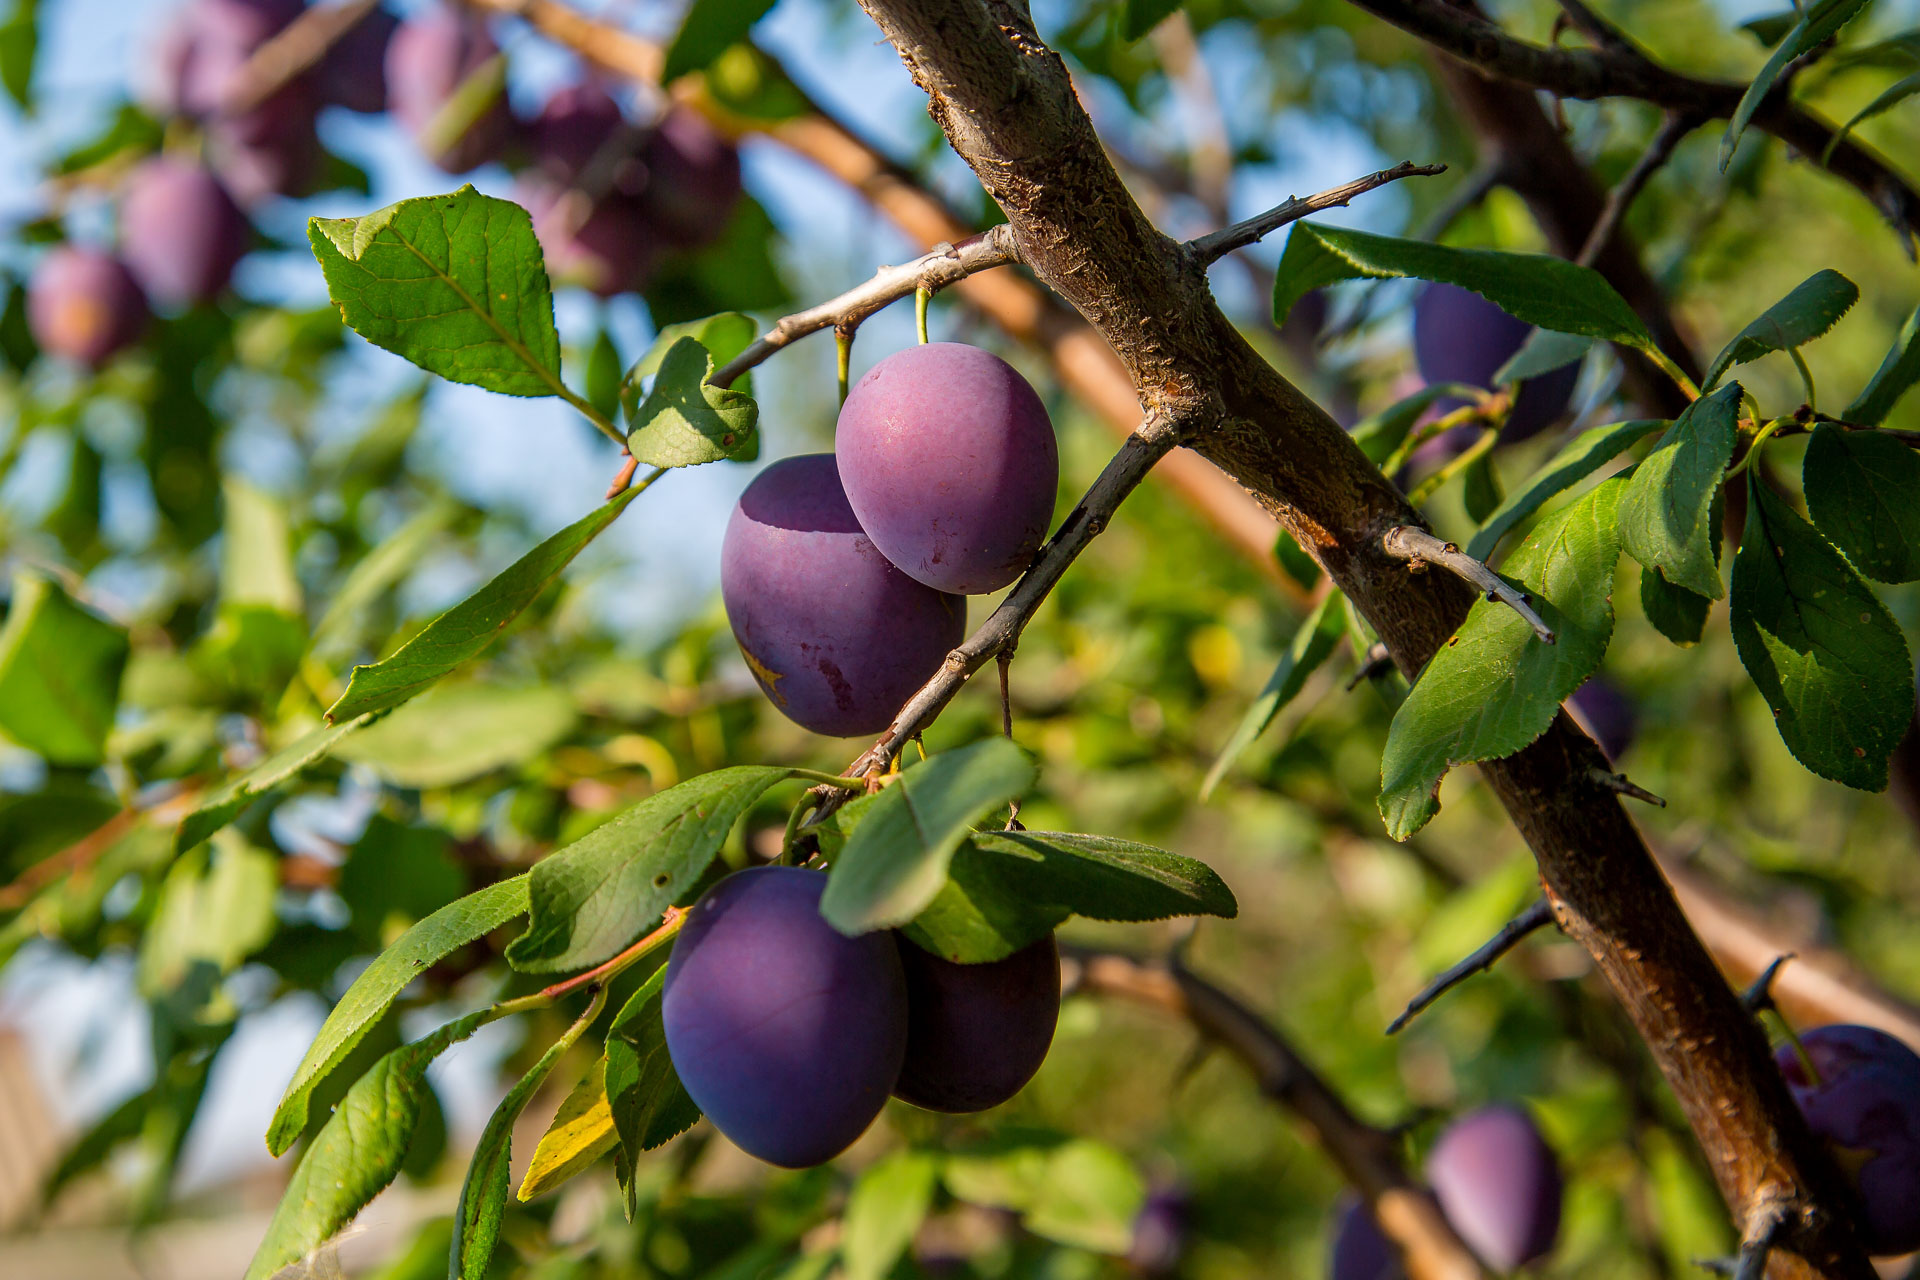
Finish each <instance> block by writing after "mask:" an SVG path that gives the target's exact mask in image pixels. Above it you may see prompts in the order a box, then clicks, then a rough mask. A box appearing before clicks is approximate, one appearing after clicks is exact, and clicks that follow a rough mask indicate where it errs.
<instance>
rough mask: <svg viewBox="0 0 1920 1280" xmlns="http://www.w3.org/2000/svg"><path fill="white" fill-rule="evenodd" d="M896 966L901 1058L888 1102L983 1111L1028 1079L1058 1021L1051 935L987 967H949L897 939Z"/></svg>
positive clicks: (1056, 962)
mask: <svg viewBox="0 0 1920 1280" xmlns="http://www.w3.org/2000/svg"><path fill="white" fill-rule="evenodd" d="M900 964H901V967H902V968H903V969H904V970H905V971H906V975H907V1058H906V1062H905V1063H904V1064H903V1065H902V1067H901V1068H900V1080H899V1082H898V1083H897V1084H895V1085H894V1086H893V1092H894V1096H896V1097H899V1098H903V1099H905V1100H906V1101H908V1102H911V1103H912V1104H913V1105H914V1106H916V1107H925V1108H926V1109H927V1110H929V1111H952V1112H966V1111H985V1110H986V1109H987V1108H988V1107H997V1106H999V1105H1000V1104H1001V1103H1003V1102H1005V1101H1006V1100H1007V1099H1008V1098H1011V1097H1012V1096H1013V1095H1014V1094H1016V1093H1018V1092H1020V1090H1021V1088H1022V1087H1023V1086H1025V1084H1026V1083H1027V1081H1029V1080H1031V1079H1033V1073H1034V1072H1036V1071H1038V1070H1039V1069H1040V1064H1041V1062H1042V1061H1044V1060H1045V1058H1046V1056H1047V1049H1048V1048H1049V1047H1050V1046H1051V1045H1052V1044H1053V1028H1054V1024H1055V1023H1056V1022H1058V1021H1059V1018H1060V950H1059V948H1058V947H1057V946H1055V944H1054V941H1053V935H1052V934H1048V935H1047V936H1046V937H1044V938H1042V939H1040V941H1038V942H1035V943H1031V944H1030V945H1028V946H1025V947H1022V948H1021V949H1020V950H1018V951H1016V952H1014V953H1013V954H1012V955H1010V956H1007V957H1005V958H1004V959H1001V960H994V961H990V962H989V963H986V964H955V963H953V962H952V961H951V960H947V959H943V958H942V957H940V956H936V955H933V954H932V953H931V952H928V951H925V950H923V949H921V948H920V947H917V946H915V945H914V944H913V943H911V942H909V941H907V940H906V939H905V938H902V939H900Z"/></svg>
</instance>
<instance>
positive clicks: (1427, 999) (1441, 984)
mask: <svg viewBox="0 0 1920 1280" xmlns="http://www.w3.org/2000/svg"><path fill="white" fill-rule="evenodd" d="M1552 923H1553V904H1551V903H1549V902H1548V901H1547V900H1546V899H1545V898H1536V899H1535V900H1534V902H1533V904H1532V905H1531V906H1529V907H1528V908H1527V909H1526V910H1525V911H1522V912H1521V913H1520V914H1519V915H1517V916H1515V917H1514V918H1513V919H1511V920H1509V921H1507V922H1506V923H1505V924H1503V925H1501V926H1500V929H1499V932H1497V933H1495V934H1494V935H1493V936H1492V937H1491V938H1488V939H1487V940H1486V941H1485V942H1484V943H1482V944H1480V946H1479V947H1477V948H1475V949H1474V951H1473V952H1472V953H1470V954H1469V955H1468V956H1467V957H1466V958H1465V959H1463V960H1461V961H1460V962H1458V963H1457V964H1454V965H1453V966H1451V967H1450V968H1448V969H1446V970H1444V971H1443V972H1441V973H1440V974H1439V976H1437V977H1436V978H1434V980H1433V981H1432V982H1429V983H1428V984H1427V985H1426V986H1424V987H1422V988H1421V989H1420V994H1419V995H1417V996H1415V997H1414V998H1413V999H1411V1000H1409V1001H1407V1007H1406V1008H1405V1009H1403V1010H1401V1012H1400V1016H1399V1017H1397V1018H1395V1019H1394V1020H1393V1021H1392V1022H1389V1023H1388V1024H1387V1034H1388V1035H1390V1036H1393V1035H1399V1034H1400V1032H1401V1031H1402V1030H1404V1029H1405V1027H1406V1025H1407V1024H1408V1023H1409V1022H1412V1021H1413V1020H1414V1019H1415V1018H1417V1017H1419V1016H1420V1014H1421V1012H1422V1011H1423V1010H1425V1009H1426V1008H1427V1007H1428V1006H1429V1005H1431V1004H1432V1003H1433V1002H1434V1001H1435V1000H1438V999H1439V998H1440V997H1441V996H1443V995H1445V994H1447V992H1449V991H1451V990H1453V989H1454V988H1455V987H1457V986H1459V985H1460V984H1461V983H1462V982H1465V981H1466V980H1467V979H1468V978H1471V977H1472V976H1473V975H1474V974H1476V973H1482V972H1485V971H1486V970H1488V969H1491V968H1493V966H1494V964H1495V962H1497V961H1498V960H1499V959H1500V957H1501V956H1504V955H1505V954H1507V952H1509V951H1511V950H1513V949H1514V948H1515V947H1517V946H1519V945H1520V943H1521V942H1522V941H1523V940H1524V939H1525V938H1526V937H1527V936H1528V935H1529V934H1531V933H1533V932H1535V931H1536V930H1538V929H1540V928H1542V927H1543V926H1546V925H1549V924H1552Z"/></svg>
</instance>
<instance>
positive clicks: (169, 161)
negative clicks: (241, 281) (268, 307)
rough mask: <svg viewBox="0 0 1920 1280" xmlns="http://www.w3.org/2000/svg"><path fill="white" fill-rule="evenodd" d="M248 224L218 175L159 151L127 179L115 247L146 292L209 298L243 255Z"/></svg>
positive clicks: (183, 301) (171, 302)
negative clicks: (117, 247)
mask: <svg viewBox="0 0 1920 1280" xmlns="http://www.w3.org/2000/svg"><path fill="white" fill-rule="evenodd" d="M252 233H253V231H252V227H251V225H250V224H249V223H248V222H247V215H246V214H245V213H243V212H241V210H240V206H239V205H238V204H236V203H234V199H233V197H232V196H231V195H229V194H228V193H227V189H226V188H225V187H224V186H222V185H221V184H220V180H219V179H218V178H216V177H214V176H213V174H212V173H210V172H209V171H208V170H206V169H205V168H203V167H201V166H200V165H197V164H192V163H190V162H188V161H186V160H179V159H174V158H172V157H168V156H160V157H157V158H155V159H152V160H149V161H147V162H146V163H145V164H142V165H141V166H140V167H139V168H138V169H136V170H134V171H133V174H132V175H131V176H130V177H129V178H128V179H127V185H126V189H125V191H124V192H122V194H121V199H120V242H121V252H122V255H123V256H124V257H125V258H126V261H127V266H128V268H129V269H131V270H132V272H133V275H134V278H135V279H136V280H138V281H139V282H140V285H141V287H142V288H144V289H145V290H146V291H147V296H148V297H149V298H151V299H153V300H154V301H155V302H158V303H161V304H162V305H164V306H186V305H189V304H191V303H196V302H208V301H211V300H212V299H213V298H214V297H215V296H217V295H218V294H219V292H220V291H221V290H222V289H224V288H226V286H227V281H228V280H230V279H232V277H233V269H234V267H235V266H236V265H237V264H238V263H239V261H240V259H241V258H242V257H244V256H245V255H246V252H247V245H248V241H249V240H250V239H251V237H252Z"/></svg>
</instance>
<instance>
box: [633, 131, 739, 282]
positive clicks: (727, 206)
mask: <svg viewBox="0 0 1920 1280" xmlns="http://www.w3.org/2000/svg"><path fill="white" fill-rule="evenodd" d="M641 160H642V162H643V163H644V164H645V166H646V190H645V191H644V192H643V193H642V199H643V202H644V205H645V208H646V211H647V217H648V218H649V220H650V221H651V222H652V224H653V226H654V228H655V229H656V230H657V231H658V232H659V233H660V234H661V235H662V236H664V237H666V238H667V239H669V240H671V241H673V242H674V243H675V244H677V245H679V246H681V247H682V248H688V249H696V248H699V247H700V246H702V245H707V244H712V243H713V242H714V241H715V240H717V239H718V238H719V237H720V235H721V233H723V232H724V231H725V230H726V227H727V222H728V220H729V219H731V218H732V217H733V210H734V207H735V206H736V205H738V204H739V203H740V153H739V152H738V151H736V150H734V147H733V144H732V143H731V142H728V141H727V140H726V139H725V138H723V137H721V136H720V135H719V134H718V133H716V132H715V131H714V128H713V126H712V125H710V124H708V123H707V122H706V121H705V120H704V119H702V118H701V117H700V116H698V115H696V114H695V113H694V112H692V111H689V110H687V109H685V108H684V107H674V108H671V109H669V110H668V111H667V113H666V114H665V115H664V116H662V117H661V118H660V120H659V122H658V123H657V124H655V125H654V128H653V132H652V133H651V134H650V135H648V138H647V143H646V147H645V148H644V149H643V150H642V152H641Z"/></svg>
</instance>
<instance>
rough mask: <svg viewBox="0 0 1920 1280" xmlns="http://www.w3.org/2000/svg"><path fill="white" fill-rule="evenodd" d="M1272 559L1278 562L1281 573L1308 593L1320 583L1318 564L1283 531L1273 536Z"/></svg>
mask: <svg viewBox="0 0 1920 1280" xmlns="http://www.w3.org/2000/svg"><path fill="white" fill-rule="evenodd" d="M1273 558H1274V559H1275V560H1276V561H1278V562H1279V564H1280V571H1281V572H1282V573H1284V574H1286V575H1287V576H1288V577H1289V578H1292V579H1293V580H1294V581H1295V582H1297V583H1299V584H1300V585H1301V586H1302V587H1305V588H1306V589H1308V590H1309V591H1311V590H1312V589H1313V586H1314V584H1315V583H1317V582H1319V581H1320V564H1319V562H1318V561H1316V560H1315V559H1314V558H1313V557H1312V556H1310V555H1308V554H1307V549H1306V548H1305V547H1303V546H1301V545H1300V542H1299V540H1298V539H1297V538H1295V537H1294V536H1293V535H1292V534H1290V533H1288V532H1287V531H1286V530H1285V529H1282V530H1280V531H1279V532H1278V533H1276V534H1274V536H1273Z"/></svg>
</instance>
